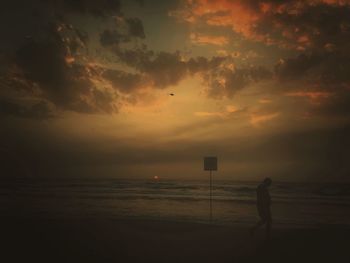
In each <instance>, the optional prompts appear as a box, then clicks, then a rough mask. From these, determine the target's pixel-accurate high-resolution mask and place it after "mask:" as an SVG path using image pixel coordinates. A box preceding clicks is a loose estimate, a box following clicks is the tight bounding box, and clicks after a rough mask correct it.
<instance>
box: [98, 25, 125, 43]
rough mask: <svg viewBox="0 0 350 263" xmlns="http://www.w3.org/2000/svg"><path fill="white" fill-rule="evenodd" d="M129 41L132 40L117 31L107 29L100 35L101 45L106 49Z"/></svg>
mask: <svg viewBox="0 0 350 263" xmlns="http://www.w3.org/2000/svg"><path fill="white" fill-rule="evenodd" d="M128 41H130V38H129V37H128V36H125V35H123V34H121V33H119V32H118V31H117V30H109V29H106V30H104V31H103V32H102V33H101V35H100V43H101V45H102V46H104V47H108V46H113V45H118V44H120V43H122V42H128Z"/></svg>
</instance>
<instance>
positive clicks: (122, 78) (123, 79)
mask: <svg viewBox="0 0 350 263" xmlns="http://www.w3.org/2000/svg"><path fill="white" fill-rule="evenodd" d="M103 77H104V78H105V79H107V80H108V81H110V82H111V84H112V85H113V87H114V88H116V89H118V90H119V91H121V92H123V93H132V92H134V91H135V90H137V89H139V88H140V87H142V86H143V85H145V84H146V83H145V82H146V80H144V79H143V77H142V76H141V75H140V74H133V73H127V72H124V71H120V70H106V71H105V72H104V73H103Z"/></svg>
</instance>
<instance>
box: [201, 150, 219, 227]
mask: <svg viewBox="0 0 350 263" xmlns="http://www.w3.org/2000/svg"><path fill="white" fill-rule="evenodd" d="M217 170H218V158H217V157H216V156H209V157H204V171H209V176H210V178H209V200H210V222H211V221H212V220H213V209H212V208H213V206H212V181H213V180H212V171H217Z"/></svg>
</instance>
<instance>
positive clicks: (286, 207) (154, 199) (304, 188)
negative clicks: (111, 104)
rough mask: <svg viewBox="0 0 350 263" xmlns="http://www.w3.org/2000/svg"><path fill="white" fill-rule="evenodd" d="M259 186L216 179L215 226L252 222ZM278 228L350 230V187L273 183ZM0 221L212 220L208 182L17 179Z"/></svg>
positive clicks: (0, 190) (6, 189)
mask: <svg viewBox="0 0 350 263" xmlns="http://www.w3.org/2000/svg"><path fill="white" fill-rule="evenodd" d="M257 184H258V182H235V181H215V182H214V184H213V187H212V200H213V201H212V202H213V203H212V204H213V205H212V209H213V210H212V214H213V218H212V222H213V223H215V224H254V222H256V220H258V217H257V212H256V205H255V203H256V186H257ZM270 194H271V198H272V206H271V210H272V216H273V224H274V225H275V226H285V225H288V226H291V227H292V226H297V227H303V226H307V227H310V226H319V225H347V226H350V184H337V183H327V184H319V183H285V182H284V183H283V182H274V183H273V185H272V186H271V188H270ZM0 196H1V199H0V214H1V217H3V218H4V217H18V216H19V217H21V218H39V217H44V218H52V219H60V218H111V219H147V220H167V221H190V222H203V223H207V222H209V220H210V210H209V209H210V206H209V185H208V182H207V181H176V180H120V179H84V180H82V179H36V180H33V179H17V180H8V181H1V183H0Z"/></svg>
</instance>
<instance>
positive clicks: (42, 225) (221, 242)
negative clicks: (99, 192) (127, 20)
mask: <svg viewBox="0 0 350 263" xmlns="http://www.w3.org/2000/svg"><path fill="white" fill-rule="evenodd" d="M1 226H2V234H1V240H2V251H3V252H4V253H2V258H3V262H28V261H30V262H344V260H345V259H346V258H347V257H348V244H349V234H350V229H349V228H346V227H341V226H338V227H335V226H333V227H317V228H307V229H305V228H300V229H296V228H293V229H288V228H276V229H273V232H272V236H271V239H270V240H269V241H266V240H265V238H264V232H263V229H261V230H260V231H258V233H257V234H256V236H255V237H253V238H252V237H251V236H250V235H249V227H248V226H239V225H237V226H218V225H210V224H199V223H186V222H167V221H151V220H111V219H98V220H91V219H89V220H88V219H85V220H84V219H79V220H77V219H66V220H63V219H61V220H47V219H45V220H44V219H35V220H33V219H32V220H28V219H27V220H23V219H20V218H17V219H15V218H13V219H11V220H9V219H8V220H3V221H2V222H1Z"/></svg>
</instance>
